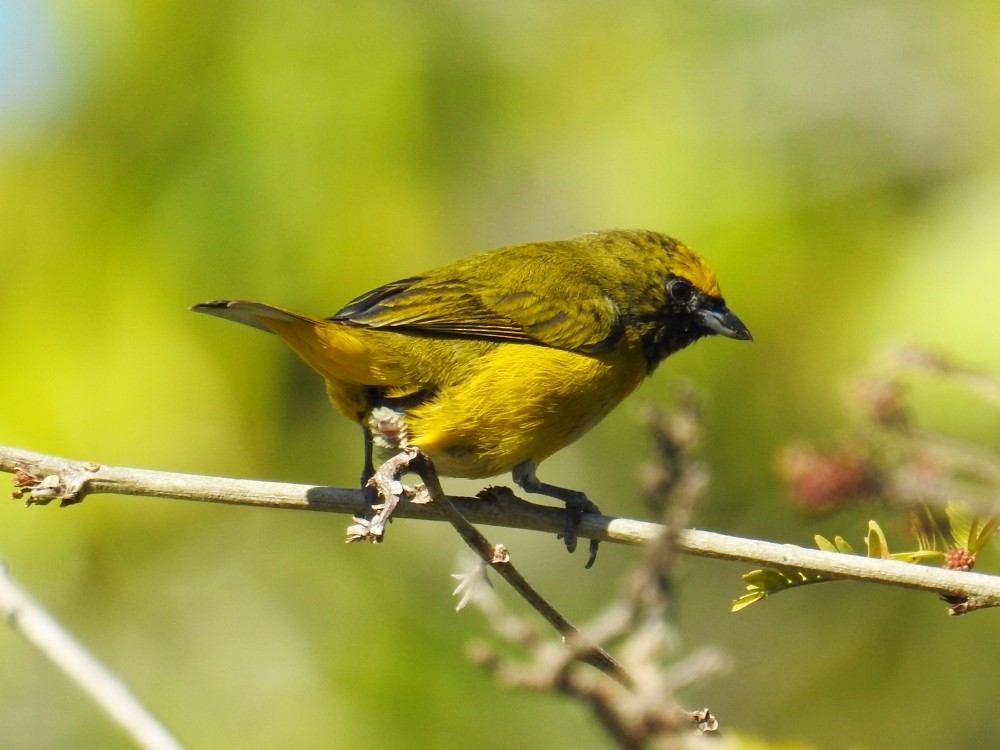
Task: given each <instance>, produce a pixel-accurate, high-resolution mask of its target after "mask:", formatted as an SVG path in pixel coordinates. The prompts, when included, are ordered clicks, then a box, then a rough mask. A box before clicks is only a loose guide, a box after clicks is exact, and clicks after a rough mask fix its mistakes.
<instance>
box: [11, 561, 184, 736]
mask: <svg viewBox="0 0 1000 750" xmlns="http://www.w3.org/2000/svg"><path fill="white" fill-rule="evenodd" d="M0 616H2V617H3V619H4V621H5V622H6V623H7V624H8V625H9V626H10V628H11V629H12V630H14V631H15V632H17V633H18V634H19V635H20V636H21V637H22V638H24V639H25V640H26V641H27V642H28V643H30V644H31V645H32V646H34V647H35V648H36V649H38V650H39V651H40V652H41V653H42V654H43V655H44V656H45V657H46V658H47V659H48V660H49V661H51V662H52V663H53V664H55V665H56V666H57V667H58V668H59V669H61V670H62V671H63V672H64V673H65V674H66V675H67V676H68V677H69V678H70V679H72V680H73V681H74V682H75V683H76V684H77V685H78V686H79V687H80V688H81V689H82V690H83V692H85V693H86V694H87V695H89V696H90V697H91V698H92V699H93V701H94V702H95V703H97V705H98V706H100V707H101V709H103V711H104V712H105V713H106V714H107V715H108V717H109V718H110V719H111V720H112V721H113V722H114V723H115V724H117V725H118V726H119V727H120V728H121V729H123V730H124V731H125V732H126V733H127V734H128V735H129V736H130V737H131V738H132V740H133V741H134V742H135V743H136V745H138V746H139V747H141V748H146V750H180V748H181V747H182V745H181V744H180V742H178V741H177V740H176V739H174V737H173V736H172V735H171V734H170V732H169V731H168V730H167V729H166V727H164V726H163V725H162V724H161V723H160V722H159V721H158V720H157V719H156V717H155V716H153V715H152V714H150V713H149V711H147V710H146V709H145V707H143V705H142V704H141V703H139V701H138V700H137V699H136V698H135V696H134V695H132V693H131V692H130V691H129V689H128V688H127V687H126V686H125V685H124V684H123V683H122V682H121V681H120V680H119V679H118V678H117V677H115V675H113V674H112V673H111V672H109V671H108V669H107V667H105V666H104V665H103V664H101V663H100V662H99V661H98V660H97V659H96V658H95V657H94V656H93V655H92V654H91V653H90V652H89V651H87V650H86V649H85V648H84V647H83V646H82V645H81V644H80V643H79V642H78V641H77V640H76V639H75V638H73V636H72V635H70V634H69V633H68V632H67V631H66V630H65V628H63V627H62V626H61V625H60V624H59V623H58V622H57V621H56V620H55V618H53V617H52V615H50V614H49V613H48V612H47V611H46V610H45V608H44V607H42V605H41V604H39V603H38V602H37V601H35V600H34V599H32V598H31V597H30V596H29V595H28V593H27V592H25V591H24V589H22V588H21V587H20V586H19V585H18V584H17V583H16V582H15V581H14V580H13V579H12V578H11V577H10V574H9V573H8V571H7V566H6V565H2V564H0Z"/></svg>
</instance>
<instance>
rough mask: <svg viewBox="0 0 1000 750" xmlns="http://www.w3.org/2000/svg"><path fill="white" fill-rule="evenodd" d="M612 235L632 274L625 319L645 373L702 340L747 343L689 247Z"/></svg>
mask: <svg viewBox="0 0 1000 750" xmlns="http://www.w3.org/2000/svg"><path fill="white" fill-rule="evenodd" d="M616 234H617V236H616V238H615V244H616V245H618V246H619V249H620V251H623V252H622V256H621V257H622V260H624V261H625V263H627V264H628V265H629V266H630V267H631V269H632V272H631V273H629V274H628V276H629V277H630V280H632V281H633V284H634V287H633V289H632V291H631V292H630V293H628V294H627V295H626V298H627V299H628V300H629V302H628V303H626V304H627V305H628V308H629V309H626V310H625V314H626V316H627V317H628V318H630V319H631V322H632V325H633V326H634V328H635V331H636V333H637V334H638V337H639V341H640V342H641V345H642V350H643V354H644V355H645V358H646V363H647V366H648V367H649V370H650V372H652V370H653V369H654V368H655V367H656V365H657V364H659V363H660V362H661V361H662V360H663V359H664V358H665V357H667V356H669V355H670V354H673V353H674V352H676V351H679V350H680V349H683V348H684V347H686V346H688V345H689V344H692V343H694V342H695V341H697V340H698V339H700V338H702V337H704V336H713V335H720V336H726V337H728V338H731V339H740V340H743V341H752V340H753V337H752V336H751V335H750V331H749V329H747V327H746V326H745V325H744V324H743V321H741V320H740V319H739V318H738V317H737V316H736V314H735V313H733V312H732V310H730V309H729V308H728V307H727V306H726V301H725V300H724V299H723V297H722V293H721V292H720V290H719V283H718V281H717V280H716V278H715V273H714V272H713V271H712V269H711V268H709V266H708V264H707V263H706V262H705V261H704V260H703V259H702V258H701V256H700V255H698V254H697V253H696V252H694V251H693V250H692V249H691V248H689V247H687V246H686V245H685V244H683V243H682V242H679V241H678V240H675V239H673V238H672V237H668V236H666V235H663V234H659V233H657V232H647V231H636V232H631V231H629V232H624V231H623V232H618V233H616ZM623 245H624V246H626V247H627V249H624V248H623V247H622V246H623ZM640 277H641V278H640ZM636 292H639V293H636Z"/></svg>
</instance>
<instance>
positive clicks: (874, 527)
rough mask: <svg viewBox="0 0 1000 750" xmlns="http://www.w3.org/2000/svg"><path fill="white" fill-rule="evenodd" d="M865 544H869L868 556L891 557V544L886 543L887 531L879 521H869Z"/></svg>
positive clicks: (883, 558)
mask: <svg viewBox="0 0 1000 750" xmlns="http://www.w3.org/2000/svg"><path fill="white" fill-rule="evenodd" d="M865 544H866V545H867V546H868V557H875V558H879V559H882V560H887V559H889V545H888V543H886V541H885V533H884V532H883V531H882V527H881V526H879V525H878V522H877V521H869V522H868V536H866V537H865Z"/></svg>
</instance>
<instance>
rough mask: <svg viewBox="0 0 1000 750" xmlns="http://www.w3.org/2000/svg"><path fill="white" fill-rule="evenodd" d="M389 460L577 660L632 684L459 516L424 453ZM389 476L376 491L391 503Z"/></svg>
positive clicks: (407, 453) (610, 658) (499, 549)
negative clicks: (413, 479) (409, 474)
mask: <svg viewBox="0 0 1000 750" xmlns="http://www.w3.org/2000/svg"><path fill="white" fill-rule="evenodd" d="M390 461H395V463H393V467H394V468H395V470H396V471H397V472H398V471H401V470H402V469H403V468H409V469H410V471H413V472H414V473H415V474H417V475H418V476H419V477H420V478H421V479H422V480H423V481H424V487H423V488H422V489H423V490H424V491H426V493H427V496H426V498H424V497H420V490H418V493H417V494H418V499H417V500H416V502H417V503H418V504H419V503H423V502H426V503H431V504H434V505H437V506H438V507H439V508H440V509H441V510H442V511H443V513H444V516H445V518H446V519H447V520H448V522H449V523H451V525H452V526H453V527H454V528H455V530H456V531H457V532H458V534H459V536H461V537H462V539H463V540H464V541H465V543H466V544H467V545H469V547H470V548H471V549H472V551H473V552H475V553H476V554H477V555H479V558H480V559H481V560H482V561H483V563H485V564H486V565H488V566H490V567H491V568H492V569H493V570H495V571H496V572H497V573H498V574H499V575H500V577H501V578H503V579H504V580H505V581H507V583H509V584H510V585H511V587H512V588H513V589H514V590H515V591H516V592H517V593H518V594H520V596H521V597H522V598H523V599H524V600H525V601H526V602H528V604H530V605H531V607H532V608H533V609H534V610H535V611H536V612H538V614H540V615H541V616H542V617H543V618H544V619H545V621H546V622H548V623H549V624H550V625H551V626H552V627H553V628H555V629H556V631H557V632H558V633H559V635H561V636H562V639H563V642H564V643H565V644H566V646H567V647H568V648H569V649H570V651H571V653H572V654H573V656H574V657H575V658H576V659H578V660H579V661H582V662H584V663H586V664H590V665H591V666H593V667H596V668H597V669H599V670H600V671H602V672H604V673H605V674H606V675H608V676H609V677H612V678H614V679H615V680H616V681H617V682H619V683H620V684H622V685H624V686H626V687H628V686H629V685H630V684H631V679H630V678H629V676H628V673H627V672H626V671H625V669H624V668H623V667H622V666H621V664H619V663H618V662H617V661H616V660H615V659H614V657H613V656H611V654H609V653H608V652H607V651H605V650H604V649H603V648H601V647H600V646H597V645H596V644H593V643H590V642H589V641H588V640H587V638H586V637H585V636H584V635H583V633H581V632H580V631H579V630H578V629H577V628H576V627H575V626H574V625H573V624H572V623H570V621H569V620H567V619H566V618H565V617H563V615H562V613H560V612H559V610H557V609H556V608H555V607H553V606H552V605H551V604H550V603H549V602H548V600H547V599H545V597H543V596H542V595H541V594H540V593H539V592H538V591H537V590H536V589H535V588H534V587H533V586H532V585H531V584H530V583H528V581H527V580H526V579H525V578H524V576H522V575H521V573H520V572H519V571H518V570H517V568H515V567H514V564H513V563H512V562H511V560H510V553H509V552H508V551H507V548H506V547H504V546H503V545H502V544H492V543H490V541H489V540H488V539H487V538H486V537H485V536H483V534H482V533H481V532H480V531H479V530H478V529H476V528H475V527H474V526H473V525H472V524H471V523H469V522H468V521H467V520H466V519H465V518H464V517H463V516H462V514H461V513H460V512H459V511H458V509H457V508H456V507H455V506H454V504H452V502H451V501H450V500H449V499H448V497H447V495H445V493H444V490H443V489H442V488H441V482H440V480H439V479H438V475H437V470H435V468H434V464H433V463H431V462H430V461H429V460H428V459H427V457H426V456H425V455H424V454H423V453H420V452H419V451H417V450H416V449H409V450H407V451H404V452H403V453H401V454H399V456H397V457H396V459H390ZM375 478H376V479H378V478H380V474H379V473H376V477H375ZM382 479H383V480H384V479H385V477H382ZM389 479H390V482H389V483H386V482H384V481H383V486H379V494H381V495H382V497H383V499H385V500H386V502H387V503H388V502H391V501H390V500H389V497H388V496H389V495H391V494H392V493H393V492H394V491H396V488H395V486H394V485H393V484H392V483H391V478H389Z"/></svg>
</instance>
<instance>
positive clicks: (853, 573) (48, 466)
mask: <svg viewBox="0 0 1000 750" xmlns="http://www.w3.org/2000/svg"><path fill="white" fill-rule="evenodd" d="M0 470H2V471H6V472H8V473H13V474H15V477H14V484H15V496H18V497H20V496H22V495H25V496H26V495H30V499H29V500H28V502H29V503H45V502H49V501H51V500H60V501H61V503H62V504H64V505H65V504H70V503H75V502H79V501H81V500H82V499H83V498H84V497H86V496H87V495H92V494H100V493H105V494H117V495H133V496H145V497H161V498H171V499H177V500H194V501H201V502H213V503H226V504H231V505H250V506H261V507H270V508H287V509H297V510H316V511H325V512H334V513H349V514H352V515H354V514H359V513H363V512H364V509H365V505H364V498H363V496H362V493H361V491H360V490H352V489H344V488H338V487H318V486H310V485H301V484H282V483H276V482H262V481H256V480H249V479H229V478H225V477H211V476H200V475H195V474H178V473H172V472H162V471H152V470H148V469H131V468H124V467H115V466H107V465H103V464H94V463H85V462H80V461H71V460H69V459H65V458H58V457H54V456H46V455H43V454H39V453H33V452H30V451H24V450H19V449H16V448H9V447H2V446H0ZM449 499H450V500H451V502H452V503H454V505H455V507H456V508H458V510H459V512H460V513H461V514H462V515H463V516H464V517H465V518H466V519H467V520H468V521H470V522H471V523H481V524H487V525H493V526H504V527H508V528H520V529H529V530H534V531H545V532H549V533H553V534H558V533H560V532H561V531H562V529H563V528H564V526H565V524H564V516H563V511H562V510H561V509H558V508H551V507H546V506H542V505H535V504H534V503H529V502H526V501H524V500H521V499H519V498H517V497H516V496H514V495H513V493H511V492H510V491H509V490H506V491H505V490H503V489H502V488H494V489H493V490H491V491H488V492H484V493H483V494H482V495H481V496H480V497H479V498H449ZM395 515H396V517H397V518H401V517H402V518H422V519H425V520H434V521H442V520H445V516H444V514H443V511H442V510H441V509H440V506H438V505H436V504H434V503H429V504H419V503H414V502H412V501H407V500H405V499H404V500H403V502H401V503H400V504H399V507H398V508H397V509H396V513H395ZM663 530H664V527H663V526H662V525H660V524H656V523H650V522H648V521H639V520H635V519H630V518H613V517H609V516H601V515H596V514H584V516H583V520H582V521H581V523H580V527H579V530H578V533H579V535H580V536H582V537H586V538H591V539H599V540H601V541H605V542H612V543H617V544H645V543H648V542H651V541H653V540H655V539H657V538H658V537H659V535H660V534H661V533H663ZM676 547H677V550H679V551H680V552H682V553H684V554H688V555H695V556H699V557H711V558H716V559H720V560H733V561H738V562H749V563H753V564H759V565H765V566H771V567H777V568H795V569H799V570H805V571H809V572H813V573H822V574H824V575H826V576H829V577H833V578H844V579H852V580H858V581H867V582H870V583H880V584H885V585H889V586H900V587H904V588H911V589H917V590H921V591H929V592H932V593H935V594H939V595H941V596H944V597H949V598H952V599H955V600H961V599H968V598H974V599H975V601H976V602H977V607H976V609H980V608H985V607H996V606H1000V577H997V576H989V575H983V574H981V573H968V572H961V571H954V570H944V569H935V568H925V567H920V566H918V565H914V564H911V563H904V562H898V561H895V560H881V559H872V558H867V557H860V556H855V555H844V554H838V553H833V552H825V551H822V550H811V549H805V548H802V547H797V546H795V545H791V544H776V543H773V542H764V541H758V540H753V539H743V538H740V537H733V536H726V535H723V534H717V533H714V532H710V531H697V530H683V531H679V532H677V538H676Z"/></svg>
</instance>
